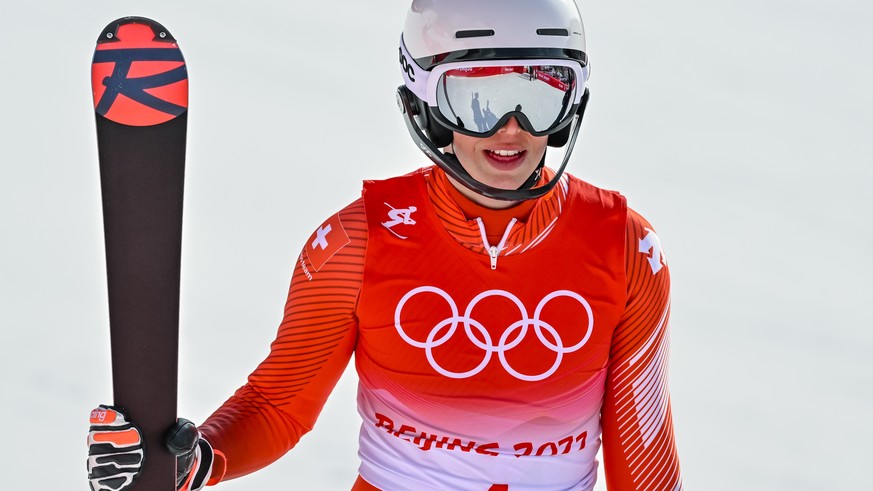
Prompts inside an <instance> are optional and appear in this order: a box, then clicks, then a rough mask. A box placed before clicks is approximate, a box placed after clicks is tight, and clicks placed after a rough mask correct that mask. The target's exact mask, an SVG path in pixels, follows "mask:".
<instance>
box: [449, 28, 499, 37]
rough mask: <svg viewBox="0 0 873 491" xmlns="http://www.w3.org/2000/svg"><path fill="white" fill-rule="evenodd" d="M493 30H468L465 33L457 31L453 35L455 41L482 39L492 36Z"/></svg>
mask: <svg viewBox="0 0 873 491" xmlns="http://www.w3.org/2000/svg"><path fill="white" fill-rule="evenodd" d="M493 35H494V30H493V29H469V30H466V31H458V32H456V33H455V39H465V38H484V37H488V36H493Z"/></svg>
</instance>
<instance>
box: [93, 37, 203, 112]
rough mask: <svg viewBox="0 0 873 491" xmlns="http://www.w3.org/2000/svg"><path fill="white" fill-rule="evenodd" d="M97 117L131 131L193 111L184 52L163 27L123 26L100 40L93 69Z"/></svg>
mask: <svg viewBox="0 0 873 491" xmlns="http://www.w3.org/2000/svg"><path fill="white" fill-rule="evenodd" d="M91 87H92V90H93V93H94V109H95V111H96V112H97V114H99V115H101V116H103V117H105V118H107V119H110V120H112V121H114V122H116V123H121V124H125V125H128V126H152V125H156V124H160V123H164V122H167V121H170V120H172V119H174V118H176V117H177V116H179V115H181V114H183V113H184V112H185V111H186V110H187V108H188V71H187V69H186V67H185V60H184V58H183V57H182V52H181V51H180V50H179V48H178V46H177V45H176V43H175V42H174V40H173V39H172V37H170V36H169V34H168V33H167V32H166V30H164V29H163V28H162V27H161V26H160V25H152V24H147V23H145V21H142V22H138V21H130V23H126V24H121V25H119V26H118V28H117V31H116V32H112V31H106V32H104V34H103V35H102V37H101V39H100V40H98V44H97V50H96V51H95V52H94V61H93V64H92V65H91Z"/></svg>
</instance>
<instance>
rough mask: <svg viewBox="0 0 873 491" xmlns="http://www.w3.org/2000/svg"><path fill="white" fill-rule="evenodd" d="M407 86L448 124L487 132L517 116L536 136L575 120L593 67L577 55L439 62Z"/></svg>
mask: <svg viewBox="0 0 873 491" xmlns="http://www.w3.org/2000/svg"><path fill="white" fill-rule="evenodd" d="M415 77H416V79H415V80H410V78H409V77H408V72H407V73H405V74H404V78H406V85H407V86H408V87H410V89H411V90H412V91H413V92H415V94H416V95H417V96H418V97H419V98H420V99H422V100H424V101H425V102H426V103H427V105H428V106H429V107H430V112H431V114H432V115H433V117H434V119H436V120H437V121H438V122H439V123H440V124H441V125H443V126H445V127H446V128H448V129H450V130H452V131H455V132H458V133H462V134H465V135H470V136H477V137H488V136H491V135H493V134H495V133H496V132H497V130H499V129H500V128H501V127H503V125H504V124H505V123H506V122H507V121H508V120H509V119H510V118H512V117H514V118H516V120H517V121H518V123H519V126H521V127H522V128H523V129H524V130H526V131H527V132H529V133H531V134H532V135H534V136H543V135H549V134H551V133H554V132H556V131H558V130H560V129H562V128H563V127H565V126H566V125H567V124H569V123H570V121H571V120H572V118H573V116H574V115H575V113H576V110H577V108H578V107H579V102H580V100H581V98H582V95H583V93H584V91H585V83H586V81H587V78H588V68H587V66H583V65H582V64H581V63H579V62H576V61H573V60H559V59H531V60H487V61H481V60H479V61H462V62H455V63H446V64H444V65H438V66H436V67H434V68H433V70H431V71H429V72H428V71H420V72H418V73H415Z"/></svg>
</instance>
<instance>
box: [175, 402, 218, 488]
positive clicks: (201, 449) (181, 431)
mask: <svg viewBox="0 0 873 491" xmlns="http://www.w3.org/2000/svg"><path fill="white" fill-rule="evenodd" d="M166 443H167V448H168V449H169V450H170V453H172V454H173V455H175V456H176V490H177V491H200V490H201V489H203V488H204V487H206V482H207V481H209V477H210V475H211V474H212V464H213V462H214V460H215V452H213V450H212V445H210V444H209V442H207V441H206V439H204V438H203V436H202V435H201V434H200V431H199V430H198V429H197V427H196V426H195V425H194V423H192V422H191V421H188V420H187V419H184V418H179V420H178V421H176V424H175V425H173V427H172V428H170V431H169V432H167V439H166Z"/></svg>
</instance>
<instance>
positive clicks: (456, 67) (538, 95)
mask: <svg viewBox="0 0 873 491" xmlns="http://www.w3.org/2000/svg"><path fill="white" fill-rule="evenodd" d="M399 61H400V69H401V72H402V75H403V81H404V85H402V86H400V87H399V88H398V91H397V97H398V104H399V106H400V109H401V111H403V113H404V115H405V116H406V118H405V119H406V123H407V128H408V129H409V132H410V135H411V136H412V138H413V140H414V141H415V142H416V144H417V145H418V147H419V148H421V150H422V151H423V152H424V153H425V154H426V155H427V156H428V157H429V158H430V159H431V160H433V161H434V162H435V163H436V164H437V165H439V166H440V167H441V168H442V169H443V170H445V171H446V172H447V173H448V174H449V175H451V176H452V177H453V178H455V179H456V180H458V181H460V182H461V183H463V184H464V185H465V186H467V187H469V188H470V189H472V190H474V191H476V192H478V193H480V194H482V195H484V196H487V197H490V198H496V199H504V200H520V199H531V198H537V197H539V196H542V195H544V194H546V193H547V192H548V191H549V190H551V188H552V187H553V186H554V185H555V184H556V183H557V182H558V179H559V178H560V176H561V174H562V173H563V171H564V169H565V168H566V165H567V162H568V160H569V157H570V153H571V152H572V149H573V145H574V144H575V140H576V137H577V135H578V132H579V127H580V122H581V119H582V116H583V114H584V110H585V105H586V103H587V101H588V88H587V81H588V72H589V68H588V55H587V53H586V50H585V31H584V28H583V26H582V17H581V15H580V13H579V9H578V7H577V6H576V3H575V1H574V0H414V1H413V2H412V5H411V7H410V9H409V12H408V14H407V17H406V24H405V26H404V28H403V34H402V36H401V38H400V49H399ZM480 93H481V94H482V95H483V96H482V97H480ZM480 99H481V100H486V99H487V100H486V103H487V104H488V107H487V108H486V110H485V112H484V113H483V112H482V110H481V106H480V102H479V101H480ZM483 104H484V103H483ZM468 106H469V107H470V109H468ZM492 108H493V109H492ZM512 117H515V118H516V120H517V121H518V123H519V125H520V126H521V127H522V128H523V129H524V130H526V131H528V132H530V133H531V134H533V135H535V136H543V135H548V137H549V139H548V144H549V146H553V147H563V146H566V147H567V148H566V150H565V154H564V159H563V162H562V164H561V166H560V167H559V169H558V170H557V172H556V175H555V176H554V178H553V179H552V180H550V181H549V182H548V183H546V184H545V185H542V186H538V187H534V186H535V185H536V184H537V183H538V181H539V175H540V170H541V169H542V166H543V165H544V161H543V162H541V163H540V165H539V166H538V167H537V170H536V172H534V174H533V175H531V177H530V179H528V181H527V182H526V183H525V184H524V185H522V186H521V188H519V189H515V190H505V189H499V188H494V187H491V186H488V185H486V184H484V183H481V182H479V181H477V180H475V179H473V178H472V177H471V176H470V175H469V174H468V173H467V172H466V170H464V168H463V166H462V165H461V163H460V162H459V161H458V160H457V158H455V156H454V155H452V154H447V153H443V152H442V151H441V150H440V148H443V147H446V146H448V145H450V144H451V142H452V137H453V132H459V133H463V134H467V135H472V136H479V137H487V136H491V135H493V134H495V133H496V132H497V130H499V129H500V128H501V127H502V126H503V125H504V124H505V123H506V121H508V120H509V119H510V118H512ZM544 160H545V159H544Z"/></svg>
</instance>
